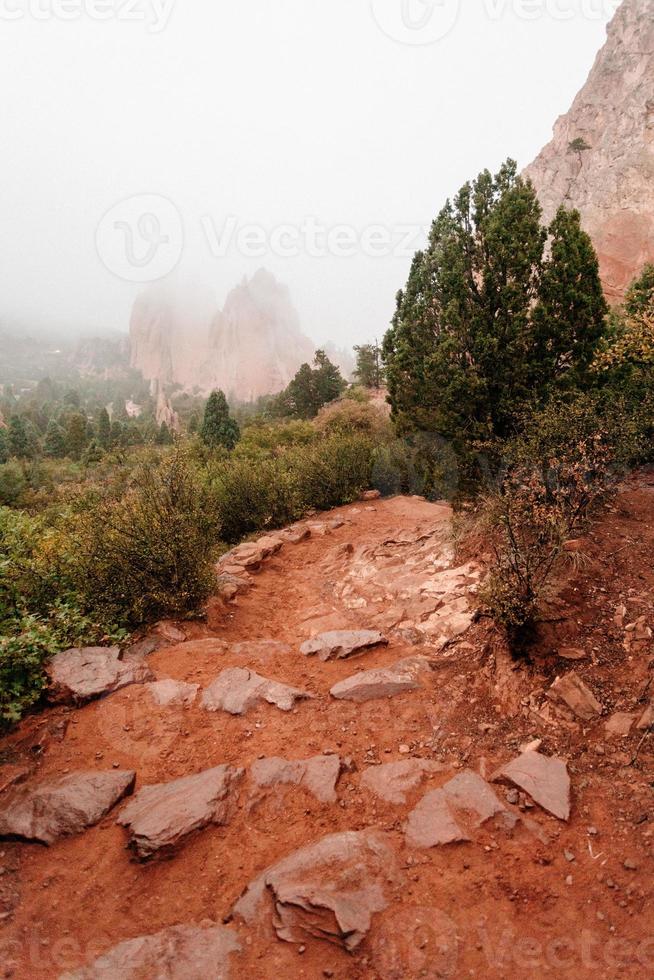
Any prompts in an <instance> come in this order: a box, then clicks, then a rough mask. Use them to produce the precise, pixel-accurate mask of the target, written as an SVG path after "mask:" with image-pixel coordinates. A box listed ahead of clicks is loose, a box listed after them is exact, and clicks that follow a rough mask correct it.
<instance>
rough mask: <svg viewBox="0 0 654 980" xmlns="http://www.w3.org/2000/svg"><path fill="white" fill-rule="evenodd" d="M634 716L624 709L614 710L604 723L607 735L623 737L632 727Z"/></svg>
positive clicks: (609, 736)
mask: <svg viewBox="0 0 654 980" xmlns="http://www.w3.org/2000/svg"><path fill="white" fill-rule="evenodd" d="M636 717H637V716H636V715H630V714H628V713H627V712H626V711H618V712H616V714H614V715H612V716H611V717H610V718H609V720H608V721H607V723H606V724H605V725H604V731H605V732H606V735H607V737H608V738H625V737H626V736H627V735H628V734H629V732H630V731H631V729H632V728H633V725H634V722H635V721H636Z"/></svg>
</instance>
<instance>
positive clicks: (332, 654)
mask: <svg viewBox="0 0 654 980" xmlns="http://www.w3.org/2000/svg"><path fill="white" fill-rule="evenodd" d="M387 644H388V640H387V639H386V637H385V636H383V635H382V634H381V633H378V632H377V630H332V631H330V632H329V633H320V634H319V635H318V636H315V637H314V638H313V639H311V640H307V641H306V642H305V643H303V644H302V646H301V647H300V653H303V654H304V656H305V657H310V656H312V655H314V654H318V657H319V658H320V659H321V660H345V659H346V658H347V657H351V656H352V655H353V654H355V653H361V652H362V651H363V650H369V649H370V648H371V647H378V646H385V645H387Z"/></svg>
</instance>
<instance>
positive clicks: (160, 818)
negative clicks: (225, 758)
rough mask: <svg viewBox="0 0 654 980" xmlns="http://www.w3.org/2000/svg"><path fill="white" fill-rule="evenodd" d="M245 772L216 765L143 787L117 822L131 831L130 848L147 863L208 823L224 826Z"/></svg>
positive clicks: (174, 847)
mask: <svg viewBox="0 0 654 980" xmlns="http://www.w3.org/2000/svg"><path fill="white" fill-rule="evenodd" d="M243 772H244V770H243V769H234V768H232V767H231V766H217V767H216V768H215V769H207V770H205V771H204V772H201V773H198V774H197V775H195V776H185V777H184V778H183V779H176V780H174V781H172V782H170V783H159V784H157V785H154V786H144V787H143V789H141V790H139V791H138V793H136V795H135V796H134V798H133V799H132V800H130V802H129V803H128V804H127V806H125V807H124V808H123V810H122V811H121V813H120V815H119V817H118V820H117V823H118V824H120V825H121V826H122V827H126V828H127V830H128V831H129V843H128V846H129V847H130V848H131V849H132V850H133V851H134V853H135V854H136V856H137V857H138V858H139V859H140V860H142V861H145V860H148V859H149V858H151V857H153V856H154V855H159V854H169V853H170V852H171V851H173V850H175V849H176V848H177V847H178V846H179V845H180V844H181V843H182V842H183V841H184V840H185V839H186V838H187V837H188V836H189V834H192V833H193V832H194V831H196V830H201V829H202V828H203V827H207V826H208V825H209V824H218V825H224V824H226V823H228V822H229V820H230V819H231V816H232V813H233V811H234V808H235V805H236V803H237V800H238V784H239V782H240V780H241V779H242V777H243Z"/></svg>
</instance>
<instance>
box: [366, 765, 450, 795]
mask: <svg viewBox="0 0 654 980" xmlns="http://www.w3.org/2000/svg"><path fill="white" fill-rule="evenodd" d="M443 769H444V766H443V765H442V764H441V763H439V762H430V761H429V760H428V759H403V760H402V761H401V762H388V763H386V765H383V766H370V767H369V768H368V769H366V771H365V772H364V773H363V775H362V776H361V785H362V786H363V788H364V789H367V790H368V791H369V792H370V793H374V795H375V796H378V797H379V798H380V799H382V800H385V801H386V802H387V803H395V804H398V805H399V804H401V803H406V798H407V793H409V792H410V791H411V790H412V789H415V788H416V786H418V785H419V784H420V783H421V781H422V780H423V779H424V778H425V776H427V775H428V774H429V773H433V772H442V771H443Z"/></svg>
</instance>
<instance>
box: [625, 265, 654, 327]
mask: <svg viewBox="0 0 654 980" xmlns="http://www.w3.org/2000/svg"><path fill="white" fill-rule="evenodd" d="M624 308H625V313H626V314H627V316H630V317H637V316H639V315H640V314H642V313H654V265H646V266H645V268H644V269H643V271H642V274H641V275H640V276H639V277H638V278H637V279H635V280H634V282H632V284H631V286H630V287H629V289H628V290H627V295H626V297H625V305H624Z"/></svg>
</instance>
